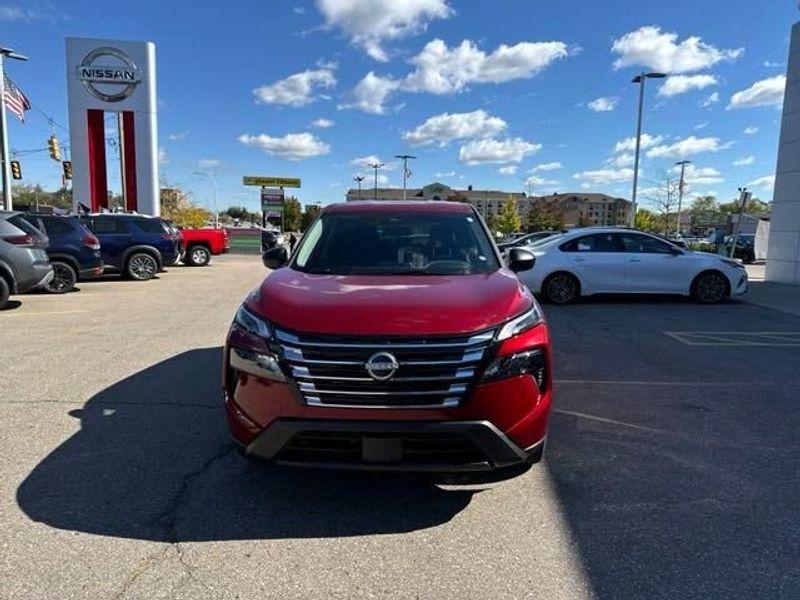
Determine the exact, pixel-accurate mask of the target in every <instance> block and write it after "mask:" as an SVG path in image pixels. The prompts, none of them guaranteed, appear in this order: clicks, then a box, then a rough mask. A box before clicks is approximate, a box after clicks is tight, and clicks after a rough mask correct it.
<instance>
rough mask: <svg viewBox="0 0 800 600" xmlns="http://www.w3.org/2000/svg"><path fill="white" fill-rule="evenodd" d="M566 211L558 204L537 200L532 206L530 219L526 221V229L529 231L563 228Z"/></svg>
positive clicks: (529, 214)
mask: <svg viewBox="0 0 800 600" xmlns="http://www.w3.org/2000/svg"><path fill="white" fill-rule="evenodd" d="M563 228H564V213H563V212H561V210H559V209H558V207H557V206H555V205H552V204H549V203H544V202H536V203H534V204H533V206H531V210H530V212H529V213H528V220H527V222H526V223H525V230H526V231H528V232H529V233H533V232H535V231H543V230H548V229H553V230H555V229H563Z"/></svg>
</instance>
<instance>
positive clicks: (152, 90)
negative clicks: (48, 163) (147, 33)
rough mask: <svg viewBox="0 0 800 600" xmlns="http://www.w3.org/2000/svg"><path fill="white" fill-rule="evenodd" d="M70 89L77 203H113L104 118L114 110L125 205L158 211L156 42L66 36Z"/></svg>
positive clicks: (76, 205) (104, 205)
mask: <svg viewBox="0 0 800 600" xmlns="http://www.w3.org/2000/svg"><path fill="white" fill-rule="evenodd" d="M67 94H68V100H69V130H70V146H71V149H70V155H71V159H72V171H73V180H72V202H73V207H74V208H75V209H76V210H77V209H79V208H80V206H79V205H80V204H83V205H86V206H89V207H91V209H92V210H93V211H99V210H102V209H103V208H107V207H108V176H107V172H106V162H107V161H106V129H105V123H106V113H115V114H116V115H117V121H118V130H119V134H120V135H119V153H120V175H121V181H122V195H123V198H124V206H125V209H126V210H135V211H137V212H140V213H143V214H148V215H158V214H159V213H160V212H161V208H160V202H159V192H158V127H157V119H156V108H157V100H156V50H155V45H154V44H152V43H150V42H123V41H117V40H93V39H86V38H67Z"/></svg>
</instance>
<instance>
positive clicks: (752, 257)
mask: <svg viewBox="0 0 800 600" xmlns="http://www.w3.org/2000/svg"><path fill="white" fill-rule="evenodd" d="M742 262H743V263H744V264H746V265H752V264H753V263H754V262H756V253H755V252H748V253H747V254H745V255H744V258H743V259H742Z"/></svg>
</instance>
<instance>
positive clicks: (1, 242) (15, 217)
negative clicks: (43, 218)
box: [0, 211, 53, 309]
mask: <svg viewBox="0 0 800 600" xmlns="http://www.w3.org/2000/svg"><path fill="white" fill-rule="evenodd" d="M45 248H47V236H46V235H45V234H44V233H43V232H41V231H39V230H38V229H36V227H34V226H33V225H31V224H30V223H28V222H27V221H26V220H25V219H23V218H22V213H20V212H15V211H0V309H3V308H5V307H6V305H7V304H8V298H9V296H11V295H12V294H22V293H24V292H27V291H29V290H32V289H34V288H37V287H39V286H42V285H46V284H47V282H48V281H50V279H52V277H53V267H51V266H50V261H49V259H48V258H47V252H45Z"/></svg>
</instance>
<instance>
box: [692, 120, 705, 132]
mask: <svg viewBox="0 0 800 600" xmlns="http://www.w3.org/2000/svg"><path fill="white" fill-rule="evenodd" d="M706 127H708V121H703V122H702V123H698V124H697V125H695V126H694V128H693V129H694V130H695V131H700V130H701V129H705V128H706Z"/></svg>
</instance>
